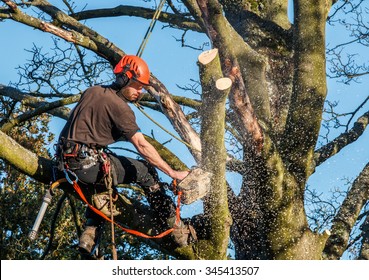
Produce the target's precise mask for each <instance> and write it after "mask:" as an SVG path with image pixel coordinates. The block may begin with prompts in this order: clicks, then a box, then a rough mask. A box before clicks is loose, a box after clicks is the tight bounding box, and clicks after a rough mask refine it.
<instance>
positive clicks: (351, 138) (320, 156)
mask: <svg viewBox="0 0 369 280" xmlns="http://www.w3.org/2000/svg"><path fill="white" fill-rule="evenodd" d="M368 123H369V112H366V113H365V114H363V115H362V116H360V117H359V118H358V119H357V121H356V122H355V123H354V125H353V127H352V128H351V129H350V130H349V131H347V132H344V133H342V134H341V135H339V136H338V137H336V138H335V139H333V140H332V141H331V142H329V143H328V144H326V145H324V146H323V147H321V148H319V149H318V150H316V151H315V154H314V158H315V165H316V166H318V165H320V164H322V163H323V162H324V161H326V160H327V159H329V158H330V157H332V156H334V155H336V154H338V153H339V152H340V151H341V150H342V149H343V148H345V147H347V145H349V144H351V143H353V142H355V141H356V140H357V139H359V137H360V136H361V135H362V134H363V133H364V131H365V129H366V128H367V126H368Z"/></svg>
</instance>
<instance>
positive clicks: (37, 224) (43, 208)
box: [28, 179, 66, 241]
mask: <svg viewBox="0 0 369 280" xmlns="http://www.w3.org/2000/svg"><path fill="white" fill-rule="evenodd" d="M65 181H66V179H61V180H59V181H56V182H54V183H53V184H52V185H51V186H50V188H49V189H47V190H46V193H45V196H44V198H43V201H42V204H41V208H40V210H39V211H38V215H37V217H36V220H35V222H34V223H33V227H32V229H31V231H30V233H29V234H28V238H29V239H31V240H32V241H34V240H35V239H36V238H37V234H38V230H39V228H40V225H41V222H42V220H43V218H44V216H45V213H46V209H47V207H48V206H49V205H50V203H51V200H52V197H53V195H54V189H56V188H57V187H58V186H59V184H60V183H61V182H65Z"/></svg>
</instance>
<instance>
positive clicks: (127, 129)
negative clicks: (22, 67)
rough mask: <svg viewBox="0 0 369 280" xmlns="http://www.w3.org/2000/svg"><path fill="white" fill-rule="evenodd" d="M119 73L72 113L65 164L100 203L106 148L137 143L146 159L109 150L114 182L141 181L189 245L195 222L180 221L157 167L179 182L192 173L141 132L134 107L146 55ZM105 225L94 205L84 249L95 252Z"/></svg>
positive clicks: (62, 143) (128, 61)
mask: <svg viewBox="0 0 369 280" xmlns="http://www.w3.org/2000/svg"><path fill="white" fill-rule="evenodd" d="M114 73H115V75H116V80H115V82H114V83H113V84H112V85H110V86H94V87H91V88H89V89H87V90H86V91H85V92H84V93H83V94H82V96H81V99H80V101H79V102H78V104H77V105H76V107H75V108H74V109H73V111H72V112H71V115H70V117H69V119H68V121H67V123H66V125H65V127H64V128H63V130H62V132H61V134H60V138H59V153H58V154H59V158H60V163H59V166H61V168H62V169H68V170H70V171H72V172H73V173H75V174H76V176H77V177H78V182H80V184H82V185H84V186H85V187H84V191H85V192H87V193H91V194H94V195H93V196H92V197H93V198H92V200H93V201H95V200H94V198H97V200H96V201H95V202H96V203H97V202H98V201H99V199H100V200H101V197H100V198H99V195H98V193H101V192H102V191H104V190H106V189H105V188H104V184H102V183H101V182H103V178H104V175H105V174H104V172H103V170H102V166H103V163H104V159H103V158H104V156H105V157H106V155H107V154H106V153H105V148H106V147H107V146H108V145H110V144H112V143H115V142H117V141H121V140H123V141H129V142H131V143H132V144H133V145H134V146H135V148H136V149H137V151H138V152H139V153H140V154H141V155H142V157H143V158H144V159H145V160H146V161H143V160H136V159H132V158H128V157H123V156H117V155H115V154H112V153H109V154H108V157H109V159H110V163H111V166H112V170H113V171H114V172H113V175H114V176H113V178H114V180H113V181H114V185H117V184H127V183H128V184H129V183H136V184H138V185H140V186H141V187H142V188H143V190H144V192H145V194H146V196H147V200H148V202H149V204H150V207H151V209H152V210H153V211H154V214H155V216H156V217H157V219H158V220H159V221H160V222H161V223H162V224H164V225H166V226H167V227H174V231H173V232H172V236H173V239H174V241H175V242H176V243H177V244H178V245H179V246H185V245H187V244H188V241H189V238H191V232H190V230H189V226H188V225H185V224H184V223H183V222H181V223H180V225H175V224H174V223H175V205H174V203H173V201H172V199H171V198H170V197H169V196H168V195H167V194H166V193H165V190H164V189H163V188H162V184H161V183H160V182H159V179H158V175H157V172H156V170H155V168H157V169H159V170H161V171H162V172H164V173H165V174H167V175H168V176H170V177H171V178H173V179H178V180H182V179H184V178H185V177H186V176H187V175H188V171H176V170H173V169H172V168H171V167H170V166H169V165H168V164H167V163H166V162H165V161H164V160H163V159H162V158H161V157H160V155H159V154H158V152H157V151H156V150H155V148H154V147H153V146H152V145H151V144H150V143H149V142H147V140H146V139H145V138H144V136H143V134H142V133H141V132H140V129H139V127H138V125H137V124H136V119H135V115H134V112H133V111H132V109H131V108H130V106H129V105H128V102H134V101H137V100H139V99H140V97H141V95H142V89H143V87H145V86H148V85H149V79H150V71H149V68H148V66H147V64H146V63H145V62H144V61H143V60H142V59H141V58H139V57H137V56H133V55H125V56H124V57H123V58H122V59H121V60H120V62H119V63H118V64H117V65H116V67H115V68H114ZM154 167H155V168H154ZM71 174H72V173H71ZM96 193H97V195H96ZM114 211H115V210H113V212H114ZM108 213H109V214H111V212H108ZM114 214H116V213H114ZM102 223H103V220H102V218H101V217H99V216H98V215H97V214H95V213H94V212H93V211H91V210H90V209H89V208H88V209H87V211H86V225H85V231H84V232H83V234H82V235H81V237H80V240H79V249H80V251H81V252H83V253H86V254H90V253H91V252H92V250H93V249H94V245H95V243H96V239H97V237H98V231H99V229H100V228H101V224H102ZM191 230H192V229H191ZM192 232H193V231H192Z"/></svg>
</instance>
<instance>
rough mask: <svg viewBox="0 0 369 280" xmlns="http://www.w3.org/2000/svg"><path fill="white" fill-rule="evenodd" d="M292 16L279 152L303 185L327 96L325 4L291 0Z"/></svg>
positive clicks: (307, 173) (309, 167)
mask: <svg viewBox="0 0 369 280" xmlns="http://www.w3.org/2000/svg"><path fill="white" fill-rule="evenodd" d="M294 17H295V32H294V50H295V56H294V60H295V75H294V84H293V93H292V98H291V104H290V108H289V114H288V117H287V127H286V130H285V133H284V136H283V139H285V140H286V141H285V142H284V143H283V148H282V149H283V152H284V156H285V158H286V160H287V161H288V162H291V169H292V170H293V172H294V173H295V174H296V175H297V176H298V177H299V178H300V180H301V181H303V182H304V181H306V179H307V178H308V177H309V176H310V175H311V173H312V172H313V170H314V169H313V168H314V166H313V159H314V157H313V156H314V148H315V145H316V142H317V139H318V135H319V129H320V123H321V119H322V110H323V105H324V100H325V97H326V93H327V90H326V87H327V85H326V79H325V71H326V66H325V19H326V9H325V1H323V0H319V1H310V0H300V1H295V3H294ZM307 120H308V121H307Z"/></svg>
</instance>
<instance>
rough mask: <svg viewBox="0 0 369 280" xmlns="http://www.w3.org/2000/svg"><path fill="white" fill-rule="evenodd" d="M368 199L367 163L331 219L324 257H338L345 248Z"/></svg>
mask: <svg viewBox="0 0 369 280" xmlns="http://www.w3.org/2000/svg"><path fill="white" fill-rule="evenodd" d="M368 199H369V163H368V164H367V165H366V166H365V167H364V169H363V170H362V171H361V173H360V174H359V176H358V177H357V178H356V179H355V181H354V183H353V184H352V188H351V189H350V191H349V193H348V194H347V196H346V198H345V200H344V201H343V203H342V205H341V207H340V210H339V211H338V213H337V215H336V217H335V218H334V219H333V222H332V228H331V233H332V235H331V236H330V237H329V238H328V241H327V243H326V245H325V248H324V251H323V256H324V258H325V259H339V258H340V257H341V256H342V254H343V252H344V251H345V250H346V247H347V244H348V239H349V236H350V232H351V230H352V228H353V226H354V225H355V222H356V220H357V218H358V216H359V214H360V211H361V209H362V207H363V205H364V204H365V203H366V202H367V201H368Z"/></svg>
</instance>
